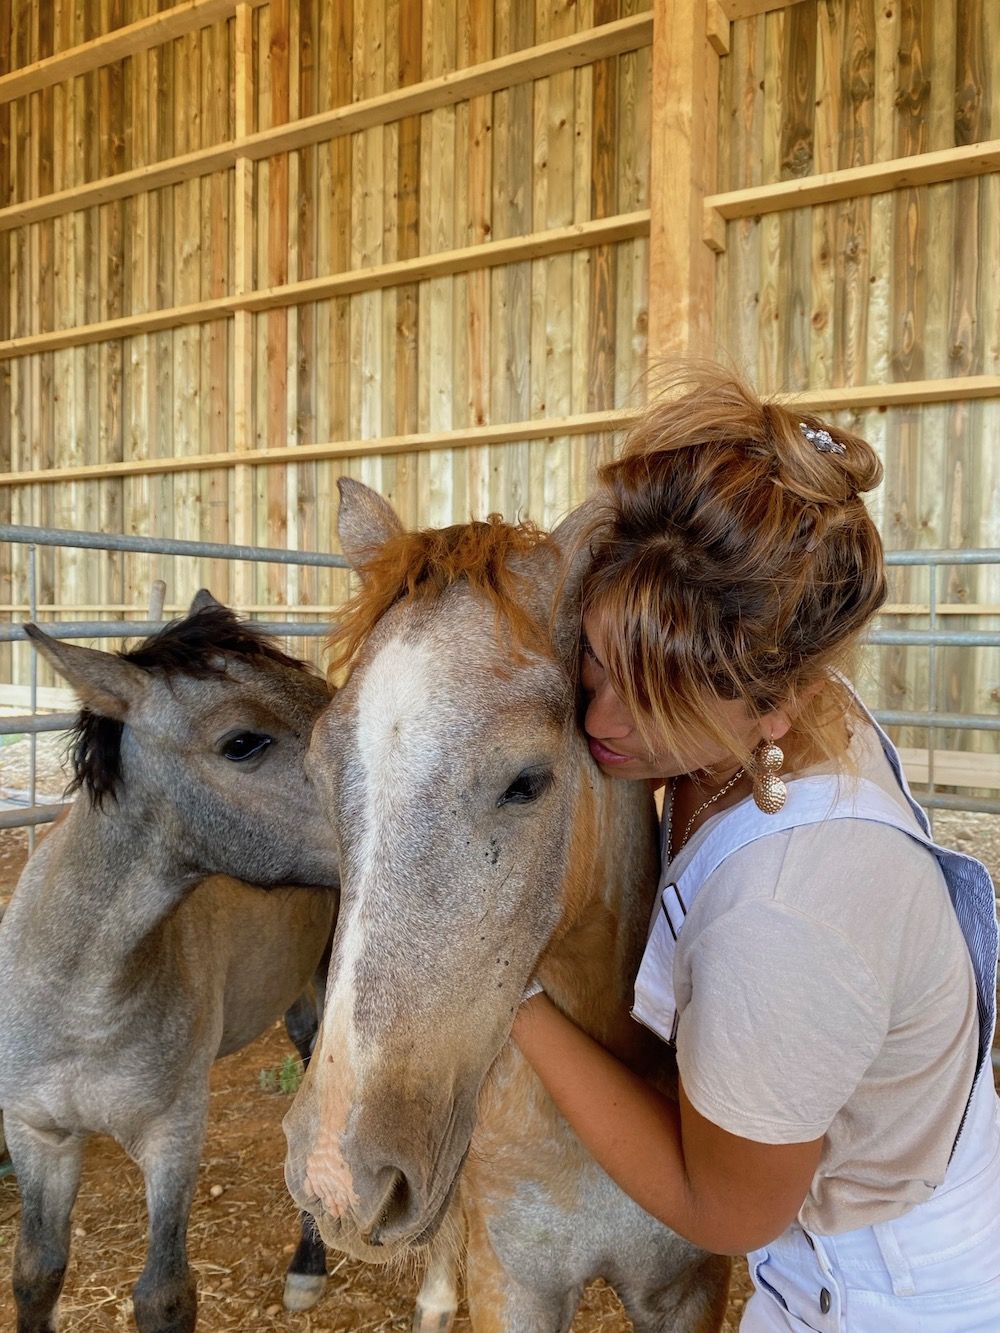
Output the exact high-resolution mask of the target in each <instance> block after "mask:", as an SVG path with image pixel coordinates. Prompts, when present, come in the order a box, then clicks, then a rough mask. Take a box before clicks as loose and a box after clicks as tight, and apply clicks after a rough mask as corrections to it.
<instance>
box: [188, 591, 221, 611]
mask: <svg viewBox="0 0 1000 1333" xmlns="http://www.w3.org/2000/svg"><path fill="white" fill-rule="evenodd" d="M210 606H222V603H221V602H220V601H219V600H218V598H216V597H213V596H212V594H211V593H210V592H209V591H208V589H207V588H199V589H198V591H197V592H196V593H195V595H194V596H193V597H192V598H191V605H190V606H189V607H188V615H189V616H196V615H197V614H198V612H199V611H207V610H208V608H209V607H210Z"/></svg>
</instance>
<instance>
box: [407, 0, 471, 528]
mask: <svg viewBox="0 0 1000 1333" xmlns="http://www.w3.org/2000/svg"><path fill="white" fill-rule="evenodd" d="M456 38H457V32H456V14H455V6H454V4H453V3H451V0H425V5H424V33H423V61H424V77H425V78H432V77H434V75H436V74H443V73H445V72H446V71H447V70H450V69H454V68H455V43H456ZM454 163H455V114H454V111H453V110H452V109H451V108H450V107H447V108H443V109H441V110H439V111H432V112H430V113H428V114H425V115H424V116H423V117H422V151H421V157H420V241H421V251H422V253H425V254H427V253H433V252H436V251H441V250H448V249H451V248H453V247H454V244H455V240H454V237H455V208H454V201H453V196H452V193H451V186H452V181H453V175H454ZM454 288H455V280H454V278H453V277H450V276H449V277H444V278H432V279H431V280H430V281H428V282H427V283H425V284H423V285H422V289H421V300H420V313H419V323H418V328H419V335H418V337H419V351H418V356H419V358H420V367H421V372H420V424H421V429H423V430H432V431H437V430H450V429H452V427H453V425H454V416H453V411H452V393H451V379H452V361H451V342H452V334H453V329H454ZM456 465H457V466H459V467H461V463H460V462H459V463H458V464H456V459H455V457H454V454H453V451H451V450H434V451H433V452H432V453H422V454H421V455H420V456H419V458H418V460H417V479H418V481H417V484H418V487H419V491H420V497H421V522H422V523H423V524H430V525H432V526H439V525H442V524H447V523H451V522H454V521H455V520H454V517H453V512H454V511H453V505H454V497H455V478H454V471H455V467H456ZM462 491H464V487H460V488H459V493H460V494H461V493H462Z"/></svg>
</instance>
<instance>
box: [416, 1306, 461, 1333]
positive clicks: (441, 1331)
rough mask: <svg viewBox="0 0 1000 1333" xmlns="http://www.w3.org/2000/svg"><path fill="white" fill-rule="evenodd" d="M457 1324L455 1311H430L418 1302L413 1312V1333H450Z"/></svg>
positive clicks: (438, 1309)
mask: <svg viewBox="0 0 1000 1333" xmlns="http://www.w3.org/2000/svg"><path fill="white" fill-rule="evenodd" d="M454 1324H455V1311H454V1310H453V1309H450V1308H449V1309H447V1310H442V1309H441V1308H440V1307H438V1308H437V1309H429V1308H427V1307H425V1306H423V1305H421V1304H420V1303H419V1301H418V1302H417V1307H416V1309H415V1310H414V1311H413V1325H412V1333H449V1330H450V1329H451V1328H453V1327H454Z"/></svg>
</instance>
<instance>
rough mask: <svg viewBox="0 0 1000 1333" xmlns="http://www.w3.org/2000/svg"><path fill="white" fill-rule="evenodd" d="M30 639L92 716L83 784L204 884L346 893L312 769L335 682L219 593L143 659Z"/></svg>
mask: <svg viewBox="0 0 1000 1333" xmlns="http://www.w3.org/2000/svg"><path fill="white" fill-rule="evenodd" d="M25 630H26V632H27V634H28V637H29V638H30V639H31V640H32V642H33V643H34V645H35V647H36V648H37V649H38V651H39V652H40V653H41V654H42V656H43V657H45V659H46V660H47V661H48V662H49V663H50V664H51V665H52V666H53V667H54V668H55V670H56V671H57V672H58V673H59V674H60V675H61V676H62V677H63V678H64V679H65V680H67V681H68V682H69V684H70V685H71V686H72V687H73V689H74V690H75V692H76V694H77V696H78V697H79V699H80V702H81V705H82V708H81V712H80V715H79V718H78V719H77V724H76V727H75V729H74V739H73V744H72V759H73V771H74V776H73V779H72V781H71V783H70V790H79V791H80V792H81V793H82V795H81V799H82V800H85V801H88V802H89V803H90V805H91V807H93V808H96V809H99V810H104V811H110V810H111V808H112V807H120V808H121V809H122V810H124V809H125V808H126V807H127V809H128V812H129V814H130V815H131V819H130V820H129V821H127V823H128V826H129V827H130V828H132V829H133V830H135V829H140V830H141V831H142V836H143V837H146V838H148V839H150V840H153V839H156V840H159V842H160V845H161V846H163V850H164V852H166V853H168V854H169V857H170V859H171V861H172V862H173V863H176V864H177V865H178V866H179V867H181V868H182V869H183V872H184V874H185V875H186V876H187V877H188V878H190V879H192V880H194V879H200V878H201V877H203V876H204V875H208V874H215V873H221V874H228V875H232V876H235V877H236V878H239V879H243V880H247V881H249V882H251V883H255V884H275V883H300V884H317V885H331V886H332V885H336V883H337V881H338V871H337V858H336V846H335V838H334V835H333V833H332V830H331V828H330V825H329V821H328V820H327V819H326V818H324V816H323V814H322V812H321V810H320V806H319V803H318V801H317V799H316V794H315V791H314V789H313V787H312V785H311V783H310V782H309V781H308V779H307V778H306V775H305V769H304V761H305V755H306V749H307V746H308V741H309V736H310V733H311V731H312V727H313V724H314V723H315V721H316V719H317V717H318V716H319V715H320V713H321V712H322V710H323V708H324V707H325V706H326V704H327V703H328V702H329V699H330V695H329V691H328V689H327V687H326V685H325V683H324V681H323V680H322V679H321V678H320V677H319V676H317V675H316V674H315V673H314V672H313V671H312V670H311V669H310V668H309V667H307V666H306V665H305V664H304V663H302V662H299V661H296V660H295V659H294V658H291V657H288V656H286V655H285V654H284V653H282V652H280V651H279V650H278V649H277V648H276V647H275V646H274V644H273V643H271V642H270V641H269V640H268V639H267V638H265V637H264V636H263V635H261V634H259V633H257V632H256V631H255V630H254V629H253V628H252V627H251V626H249V625H247V624H245V623H244V622H242V621H240V620H239V619H238V618H237V617H236V616H235V615H234V614H233V612H232V611H230V610H229V609H228V608H227V607H225V606H222V605H221V604H220V603H219V602H217V601H216V600H215V598H214V597H212V595H211V594H210V593H209V592H208V591H207V590H204V589H203V590H202V591H201V592H199V593H198V594H197V595H196V596H195V598H194V601H193V602H192V604H191V608H190V611H189V612H188V615H187V616H186V617H184V618H183V619H180V620H177V621H174V622H172V623H171V624H170V625H168V626H167V627H166V628H165V629H163V630H161V631H160V632H159V633H157V634H154V635H152V636H151V637H150V638H148V639H146V640H144V641H143V642H142V643H141V644H139V645H138V647H136V648H134V649H132V650H131V651H129V652H123V653H107V652H101V651H98V650H95V649H92V648H84V647H81V646H78V645H74V644H70V643H66V642H63V641H61V640H59V639H55V638H52V637H51V636H50V635H48V634H46V633H45V632H44V631H43V630H41V629H39V627H38V626H37V625H30V624H29V625H26V626H25Z"/></svg>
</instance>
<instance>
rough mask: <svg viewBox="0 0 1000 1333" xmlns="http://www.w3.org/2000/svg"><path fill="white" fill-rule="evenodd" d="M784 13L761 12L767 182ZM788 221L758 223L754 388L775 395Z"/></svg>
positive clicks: (772, 167) (775, 143) (772, 173)
mask: <svg viewBox="0 0 1000 1333" xmlns="http://www.w3.org/2000/svg"><path fill="white" fill-rule="evenodd" d="M785 22H786V15H785V13H784V12H783V11H778V12H776V13H773V14H766V15H765V16H764V44H763V78H764V87H765V89H766V93H765V102H764V138H763V143H762V149H763V152H762V155H761V156H762V164H763V165H762V171H763V179H764V180H765V181H774V180H779V179H780V177H781V142H782V139H781V125H782V119H783V108H784V105H785V97H786V88H785V81H784V61H783V59H782V53H783V51H784V45H785ZM790 227H791V219H789V218H787V217H785V215H784V214H780V213H779V214H776V213H770V214H765V215H764V217H763V218H762V219H761V224H760V237H759V239H760V246H761V260H760V329H759V333H758V346H759V353H758V361H757V374H758V387H759V388H760V389H762V390H764V391H765V392H768V393H773V392H775V390H778V389H780V388H782V387H783V385H784V382H785V366H784V361H783V345H782V344H783V339H782V330H781V321H782V308H781V302H782V298H783V296H784V282H783V279H784V274H783V270H782V262H783V258H784V253H785V248H786V245H787V236H788V231H789V228H790Z"/></svg>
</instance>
